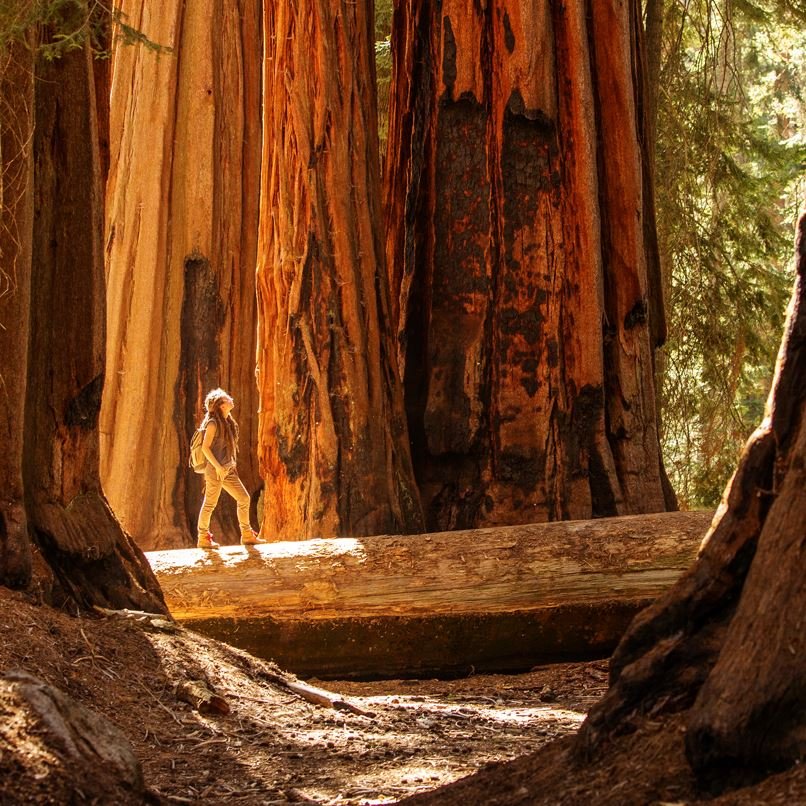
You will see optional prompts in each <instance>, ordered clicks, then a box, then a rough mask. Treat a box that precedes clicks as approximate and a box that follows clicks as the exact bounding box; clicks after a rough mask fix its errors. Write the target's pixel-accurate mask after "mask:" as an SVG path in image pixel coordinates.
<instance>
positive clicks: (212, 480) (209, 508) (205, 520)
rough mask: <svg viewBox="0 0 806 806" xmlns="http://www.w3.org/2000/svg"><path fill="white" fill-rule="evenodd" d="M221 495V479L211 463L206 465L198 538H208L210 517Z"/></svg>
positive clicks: (202, 539)
mask: <svg viewBox="0 0 806 806" xmlns="http://www.w3.org/2000/svg"><path fill="white" fill-rule="evenodd" d="M220 495H221V481H220V480H219V478H218V476H217V475H216V472H215V469H214V468H213V467H212V465H207V468H206V469H205V471H204V501H202V505H201V510H200V511H199V524H198V540H201V541H206V540H209V538H208V536H209V534H210V518H211V517H212V516H213V510H214V509H215V506H216V504H217V503H218V499H219V496H220Z"/></svg>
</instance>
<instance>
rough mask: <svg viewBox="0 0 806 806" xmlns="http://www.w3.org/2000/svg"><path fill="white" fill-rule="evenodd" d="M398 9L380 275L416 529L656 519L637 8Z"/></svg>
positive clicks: (651, 292)
mask: <svg viewBox="0 0 806 806" xmlns="http://www.w3.org/2000/svg"><path fill="white" fill-rule="evenodd" d="M589 8H590V10H591V16H590V17H588V16H587V14H586V10H585V9H586V6H585V5H584V4H581V3H569V4H558V3H549V2H548V0H540V1H539V2H535V3H531V4H526V5H524V4H520V3H514V2H509V1H508V0H497V1H496V2H491V3H487V4H484V5H482V4H479V3H465V2H458V0H446V2H444V3H442V4H432V3H424V2H422V0H415V1H414V2H411V3H401V4H399V5H398V7H397V10H396V16H395V24H394V30H393V35H392V40H393V52H394V74H393V79H392V99H391V107H390V126H389V151H388V157H387V165H388V170H387V183H388V184H387V193H386V202H387V209H386V219H387V227H388V240H387V260H388V263H389V271H390V277H391V285H392V296H393V300H394V303H393V310H394V314H395V316H396V317H397V321H398V341H399V363H400V367H401V372H402V374H403V381H404V387H405V396H406V406H407V414H408V422H409V428H410V431H411V435H412V442H413V457H414V463H415V471H416V473H417V477H418V481H419V484H420V490H421V493H422V496H423V505H424V507H425V508H426V516H427V520H428V525H429V528H431V529H439V528H469V527H473V526H477V525H485V524H504V523H518V522H524V521H530V520H555V519H566V518H589V517H597V516H603V515H615V514H626V513H641V512H653V511H661V510H664V509H667V508H674V496H673V494H672V493H671V490H670V489H669V487H668V483H667V482H666V480H665V474H664V471H663V467H662V464H661V460H660V449H659V442H658V432H657V419H656V401H655V390H654V385H653V369H654V366H653V350H654V348H655V347H656V346H657V345H658V343H660V342H661V341H662V339H663V330H664V325H663V320H662V311H663V303H662V297H661V288H660V283H658V282H657V281H656V275H657V266H656V261H655V259H654V258H653V257H651V256H648V254H649V252H650V251H651V249H648V248H647V247H648V245H649V246H651V243H649V242H650V240H651V239H650V238H649V235H651V233H652V231H653V230H654V220H653V218H652V210H651V208H650V207H649V201H650V200H651V194H650V193H649V192H648V191H650V190H651V176H648V175H647V174H646V171H645V170H644V167H643V166H642V159H643V157H644V156H645V154H644V152H643V151H642V146H641V142H642V139H643V122H642V117H641V116H642V111H643V107H642V92H643V84H642V78H641V57H642V53H641V49H642V41H641V38H642V31H641V26H640V4H639V3H638V2H637V0H632V1H631V2H628V3H625V2H614V1H613V0H603V2H598V0H597V2H596V3H592V4H590V6H589Z"/></svg>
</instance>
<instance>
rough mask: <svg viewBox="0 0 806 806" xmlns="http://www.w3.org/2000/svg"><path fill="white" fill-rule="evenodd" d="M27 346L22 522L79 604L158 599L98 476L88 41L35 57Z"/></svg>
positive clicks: (98, 267)
mask: <svg viewBox="0 0 806 806" xmlns="http://www.w3.org/2000/svg"><path fill="white" fill-rule="evenodd" d="M35 78H36V85H35V87H36V89H35V92H36V99H35V115H36V127H35V133H34V142H33V150H34V199H35V205H36V216H35V220H34V227H33V236H32V238H33V240H32V244H33V245H32V270H31V316H30V349H29V354H28V363H27V387H26V400H25V426H24V434H25V444H24V452H23V480H24V486H25V503H26V510H27V514H28V521H29V529H30V530H31V532H32V534H33V536H34V538H35V541H36V543H37V545H38V547H39V549H40V551H41V552H42V555H43V557H44V558H45V560H46V561H47V562H48V564H49V565H50V566H51V568H52V569H53V571H54V573H55V575H56V577H57V578H58V580H59V581H60V582H61V584H62V587H63V588H64V590H65V591H66V592H67V593H68V594H70V595H71V596H72V597H73V598H74V599H76V600H77V601H78V602H79V603H81V604H85V605H89V604H98V605H101V606H106V607H112V608H116V607H136V608H141V609H146V610H151V611H162V610H164V608H165V605H164V602H163V600H162V594H161V592H160V590H159V586H158V585H157V583H156V580H155V579H154V576H153V574H152V573H151V571H150V568H149V567H148V564H147V563H146V562H145V559H144V557H143V554H142V552H140V551H139V549H138V548H137V546H136V545H135V544H134V543H133V541H132V540H131V538H130V537H129V536H128V535H127V534H126V533H125V532H124V531H123V530H122V528H121V526H120V524H119V523H118V521H117V520H116V519H115V517H114V515H113V514H112V512H111V510H110V509H109V506H108V504H107V503H106V499H105V498H104V495H103V492H102V491H101V484H100V479H99V455H98V413H99V410H100V404H101V392H102V388H103V382H104V341H105V327H104V322H105V287H104V271H103V258H102V233H103V209H104V207H103V193H102V175H101V172H102V163H101V160H100V155H99V145H98V143H99V137H98V117H97V113H96V105H95V85H94V76H93V67H92V54H91V52H90V49H89V45H88V44H85V45H84V47H83V48H81V49H79V50H72V51H69V52H67V53H65V54H63V55H62V56H61V58H59V59H56V60H53V61H47V60H45V59H44V58H42V57H39V58H38V59H37V64H36V72H35Z"/></svg>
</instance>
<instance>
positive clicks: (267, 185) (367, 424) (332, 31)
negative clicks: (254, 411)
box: [258, 0, 422, 538]
mask: <svg viewBox="0 0 806 806" xmlns="http://www.w3.org/2000/svg"><path fill="white" fill-rule="evenodd" d="M371 8H372V7H371V4H370V3H369V2H368V0H358V2H339V3H335V4H328V3H319V2H313V0H303V2H300V3H296V4H289V3H286V2H280V1H279V0H277V1H275V0H265V2H264V21H265V28H264V41H265V43H266V49H265V60H264V95H263V109H264V133H265V134H264V137H265V142H264V152H263V171H262V177H263V179H262V188H261V215H260V234H259V238H260V248H259V262H258V307H259V314H260V323H259V331H258V371H259V388H260V431H259V439H258V455H259V459H260V467H261V474H262V476H263V478H264V479H266V490H265V510H264V519H263V532H264V534H269V535H275V534H276V535H280V536H283V537H292V538H295V537H312V536H327V537H329V536H334V535H366V534H378V533H383V532H393V533H401V532H410V531H415V530H418V529H420V528H421V527H422V519H421V513H420V506H419V500H418V496H417V490H416V486H415V483H414V477H413V473H412V468H411V461H410V458H409V450H408V437H407V430H406V422H405V415H404V412H403V406H402V395H401V388H400V383H399V380H398V375H397V366H396V363H395V354H394V353H395V351H394V347H393V341H392V333H391V326H390V317H389V292H388V285H387V279H386V273H385V262H384V255H383V245H382V242H381V238H380V229H379V228H380V221H381V215H380V189H379V185H380V178H379V165H378V142H377V111H376V102H375V85H374V82H375V70H374V61H373V58H372V50H371V43H372V30H373V26H372V11H371Z"/></svg>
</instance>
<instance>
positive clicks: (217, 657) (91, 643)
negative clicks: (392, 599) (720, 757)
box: [0, 588, 806, 806]
mask: <svg viewBox="0 0 806 806" xmlns="http://www.w3.org/2000/svg"><path fill="white" fill-rule="evenodd" d="M0 610H1V611H2V613H3V618H2V619H0V674H2V673H7V672H9V671H10V670H21V671H23V672H26V673H28V674H33V675H36V676H37V677H38V678H40V679H41V680H42V681H44V682H45V683H46V684H48V685H49V686H51V687H53V688H55V689H58V690H60V691H61V692H63V693H64V694H65V695H66V696H67V697H69V698H71V699H72V700H74V701H75V702H76V703H78V704H80V705H81V706H83V707H85V708H87V709H90V710H91V711H93V712H95V713H97V714H99V715H101V716H102V717H105V718H106V719H107V720H108V721H109V722H111V723H112V724H113V725H114V726H116V727H117V728H118V729H119V731H120V733H121V734H123V736H124V737H125V738H126V739H128V742H130V744H131V747H132V748H133V750H134V754H135V756H136V757H137V758H138V759H139V761H140V764H141V767H142V774H143V780H144V782H145V787H146V791H145V794H144V796H143V799H144V800H148V801H150V802H154V803H166V804H169V803H200V804H201V803H204V804H217V803H237V804H287V803H317V804H334V805H335V804H340V805H342V804H355V805H356V806H358V804H382V803H393V802H404V803H412V804H414V803H416V804H426V803H434V804H437V803H439V804H440V806H460V805H461V806H468V805H469V804H485V805H486V804H491V805H492V806H495V805H497V804H501V805H503V804H507V805H509V804H582V803H596V804H625V805H628V804H672V803H673V804H684V803H685V804H693V803H705V802H709V803H712V804H719V805H720V806H721V805H722V804H737V806H738V805H739V804H741V806H750V804H754V805H755V804H760V803H769V804H778V803H781V804H783V803H787V804H789V803H804V802H806V775H805V774H804V768H803V767H802V766H800V767H795V768H794V769H793V770H790V771H789V772H786V773H783V774H781V775H777V776H773V777H770V778H768V779H767V780H766V781H764V782H762V783H761V784H758V785H756V786H755V787H748V788H745V789H741V790H737V791H735V792H732V793H728V794H726V795H722V796H721V797H718V798H716V799H714V800H710V801H709V800H708V798H707V795H706V794H704V793H701V792H698V791H697V789H696V785H695V782H694V780H693V777H692V775H691V772H690V770H689V768H688V765H687V763H686V760H685V756H684V753H683V741H682V739H683V733H682V730H683V729H682V718H681V716H680V715H677V716H675V717H673V718H670V719H667V720H665V721H658V722H647V723H646V724H644V726H643V727H642V728H641V729H640V730H639V731H638V732H636V733H633V734H631V735H629V736H623V737H620V738H619V739H617V740H616V741H615V742H614V743H613V744H612V745H611V746H610V747H609V748H608V752H607V753H606V754H605V755H604V756H602V757H601V758H599V759H598V760H595V761H594V762H593V763H591V764H588V765H586V766H579V765H578V763H577V762H576V761H574V759H573V758H572V756H571V754H570V753H569V747H570V743H571V740H572V734H573V733H574V732H575V731H576V729H577V728H578V726H579V724H580V723H581V721H582V720H583V718H584V714H585V712H586V711H587V709H588V708H589V707H590V706H591V705H592V703H593V702H594V701H595V700H596V699H598V697H600V696H601V694H602V693H603V692H604V690H605V688H606V678H607V672H606V663H605V662H594V663H587V664H561V665H554V666H549V667H545V668H539V669H535V670H533V671H532V672H530V673H529V674H524V675H517V676H494V675H478V676H473V677H468V678H464V679H461V680H450V681H446V680H419V681H418V680H392V681H375V682H367V683H361V682H355V681H350V682H346V681H343V682H338V683H334V682H333V681H329V682H328V683H327V684H322V685H323V686H325V687H326V688H327V689H329V690H330V691H336V692H338V694H339V695H340V696H339V697H336V698H334V700H333V702H334V704H335V707H329V706H328V705H326V704H317V702H312V701H310V698H306V697H305V696H304V689H300V688H299V687H298V686H297V684H298V683H299V681H297V680H296V678H294V677H293V676H291V675H288V674H286V673H284V672H283V671H281V670H280V669H278V668H277V667H276V666H275V665H273V664H271V663H269V662H266V661H262V660H258V659H256V658H254V657H252V656H250V655H248V654H247V653H245V652H242V651H240V650H237V649H234V648H232V647H230V646H228V645H226V644H221V643H218V642H215V641H212V640H210V639H207V638H204V637H202V636H200V635H198V634H196V633H193V632H191V631H189V630H185V629H182V628H179V627H176V626H175V625H173V624H171V623H165V622H164V621H161V620H159V619H147V618H142V617H138V616H129V617H125V618H124V617H120V616H119V615H116V616H108V617H92V616H86V615H84V616H81V617H74V616H70V615H68V614H65V613H60V612H58V611H56V610H53V609H51V608H48V607H44V606H37V605H36V604H34V603H33V602H32V601H30V600H29V599H28V598H26V597H25V596H24V595H22V594H19V593H14V592H10V591H8V590H5V589H3V588H0ZM307 683H308V684H313V685H317V681H307ZM189 690H192V691H205V690H206V691H208V692H210V694H211V696H213V700H212V701H208V703H207V707H205V705H201V706H199V708H198V709H197V708H195V707H194V706H193V705H191V704H190V703H189V702H188V701H186V700H191V701H195V702H198V700H194V698H193V697H192V696H191V697H189V696H188V695H187V692H188V691H189ZM301 691H302V692H303V694H302V695H301V693H300V692H301ZM313 699H316V698H313ZM210 702H212V705H211V704H210ZM318 702H319V703H321V702H326V699H324V700H321V699H320V701H318ZM37 746H38V745H37V743H36V742H32V741H29V740H28V739H27V738H26V736H25V731H24V730H21V731H19V732H18V733H17V735H13V734H9V732H8V731H0V802H2V803H3V804H23V803H24V804H30V803H33V804H37V803H42V804H44V803H53V802H75V803H82V802H91V800H92V799H91V797H90V796H89V795H87V794H86V793H85V790H88V787H87V786H86V783H87V777H88V775H90V773H88V772H87V770H86V769H85V768H83V767H80V766H76V767H75V770H74V773H73V779H72V780H68V779H65V775H69V770H70V765H65V764H64V763H63V759H62V760H60V759H59V758H58V757H57V755H58V754H56V755H54V754H52V753H51V754H50V755H48V754H44V755H43V754H42V753H41V752H40V751H39V750H38V749H37ZM98 763H99V766H100V764H101V763H102V762H101V760H100V759H99V762H98ZM66 770H67V772H66ZM31 775H34V776H37V777H36V778H35V779H34V778H31V777H30V776H31ZM26 776H28V777H26ZM465 776H468V777H465ZM460 779H461V780H460ZM26 780H27V781H29V782H30V781H31V780H36V781H37V785H36V786H35V787H31V786H30V785H28V786H26V785H25V781H26ZM68 792H69V793H71V794H70V799H66V793H68ZM57 793H58V795H59V800H58V801H54V800H53V797H54V796H55V795H56V794H57ZM100 802H103V801H100Z"/></svg>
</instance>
